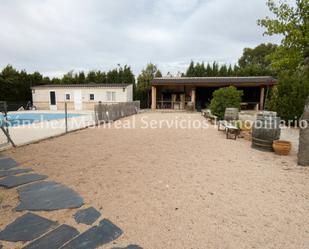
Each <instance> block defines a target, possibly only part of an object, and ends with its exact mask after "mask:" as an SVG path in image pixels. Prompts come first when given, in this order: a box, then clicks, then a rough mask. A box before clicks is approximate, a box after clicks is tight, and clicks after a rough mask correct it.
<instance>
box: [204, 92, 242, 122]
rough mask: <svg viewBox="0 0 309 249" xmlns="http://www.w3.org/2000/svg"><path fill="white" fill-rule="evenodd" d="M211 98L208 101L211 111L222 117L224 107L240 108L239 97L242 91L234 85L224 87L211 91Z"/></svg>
mask: <svg viewBox="0 0 309 249" xmlns="http://www.w3.org/2000/svg"><path fill="white" fill-rule="evenodd" d="M212 95H213V98H212V100H211V102H210V110H211V112H212V113H213V114H214V115H216V116H218V118H219V119H223V118H224V112H225V109H226V108H238V109H240V103H241V97H242V95H243V91H240V90H237V89H236V87H234V86H230V87H224V88H220V89H218V90H216V91H214V92H213V94H212Z"/></svg>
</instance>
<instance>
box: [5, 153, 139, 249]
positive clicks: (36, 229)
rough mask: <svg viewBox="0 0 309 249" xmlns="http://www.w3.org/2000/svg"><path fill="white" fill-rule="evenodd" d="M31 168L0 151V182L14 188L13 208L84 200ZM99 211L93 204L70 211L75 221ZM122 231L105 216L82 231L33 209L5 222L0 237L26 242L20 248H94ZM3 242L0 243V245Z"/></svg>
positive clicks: (88, 220)
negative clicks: (17, 202)
mask: <svg viewBox="0 0 309 249" xmlns="http://www.w3.org/2000/svg"><path fill="white" fill-rule="evenodd" d="M31 171H32V169H31V168H18V163H17V162H16V161H15V160H13V159H11V158H6V157H3V156H2V155H1V154H0V186H2V187H5V188H14V187H17V186H21V185H24V186H21V187H19V188H18V189H17V191H18V194H19V199H20V204H19V205H18V206H17V207H16V208H15V210H16V211H24V210H28V211H53V210H59V209H68V208H79V207H81V206H82V205H83V204H84V200H83V198H82V197H81V196H80V195H79V194H78V193H76V192H75V191H74V190H72V189H70V188H68V187H67V186H65V185H63V184H61V183H57V182H52V181H42V180H45V179H46V178H47V176H44V175H39V174H35V173H31V174H29V172H31ZM100 216H101V213H100V212H99V211H97V210H96V209H95V208H94V207H89V208H86V209H81V210H78V211H77V212H76V213H75V214H74V219H75V221H76V223H78V224H79V223H83V224H86V225H92V224H94V223H95V222H96V221H97V219H98V218H99V217H100ZM122 234H123V231H122V230H121V229H120V228H119V227H118V226H116V225H115V224H113V223H112V222H111V221H109V220H108V219H102V220H101V221H100V222H99V224H98V225H95V226H92V227H90V228H89V229H88V230H86V231H85V232H83V233H81V234H80V233H79V231H78V230H77V229H76V228H74V227H71V226H68V225H66V224H60V225H59V224H58V223H57V222H55V221H52V220H49V219H46V218H44V217H41V216H39V215H36V214H34V213H26V214H24V215H22V216H20V217H18V218H17V219H15V221H13V222H12V223H11V224H8V225H7V226H6V227H5V228H4V229H3V230H2V231H0V240H2V241H10V242H18V241H24V242H29V243H28V244H27V245H26V246H24V247H23V248H22V249H46V248H48V249H95V248H97V247H99V246H101V245H104V244H107V243H110V242H111V241H114V240H116V239H117V238H119V237H120V236H121V235H122ZM1 248H3V245H2V244H1V243H0V249H1ZM112 249H142V247H140V246H138V245H128V246H127V247H122V248H121V247H113V248H112Z"/></svg>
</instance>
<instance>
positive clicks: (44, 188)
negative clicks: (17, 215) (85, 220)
mask: <svg viewBox="0 0 309 249" xmlns="http://www.w3.org/2000/svg"><path fill="white" fill-rule="evenodd" d="M17 191H18V193H19V199H20V204H19V205H18V206H17V208H16V211H23V210H30V211H52V210H58V209H67V208H79V207H81V206H82V205H83V204H84V200H83V198H82V197H81V196H80V195H79V194H78V193H76V192H75V191H74V190H72V189H70V188H68V187H67V186H65V185H63V184H60V183H57V182H51V181H43V182H37V183H32V184H29V185H27V186H23V187H20V188H18V189H17Z"/></svg>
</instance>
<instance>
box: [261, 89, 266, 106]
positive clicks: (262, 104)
mask: <svg viewBox="0 0 309 249" xmlns="http://www.w3.org/2000/svg"><path fill="white" fill-rule="evenodd" d="M264 96H265V88H264V87H261V92H260V110H264V98H265V97H264Z"/></svg>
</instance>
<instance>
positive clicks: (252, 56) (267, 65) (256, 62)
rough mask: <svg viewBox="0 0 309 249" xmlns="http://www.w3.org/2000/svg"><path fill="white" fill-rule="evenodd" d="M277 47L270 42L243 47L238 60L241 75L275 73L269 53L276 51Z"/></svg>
mask: <svg viewBox="0 0 309 249" xmlns="http://www.w3.org/2000/svg"><path fill="white" fill-rule="evenodd" d="M277 47H278V46H277V45H275V44H272V43H268V44H264V43H262V44H260V45H258V46H256V47H255V48H245V49H244V51H243V54H242V56H241V57H240V58H239V60H238V66H239V70H240V74H241V75H243V76H259V75H272V76H274V75H275V74H276V73H275V71H274V70H272V67H271V60H270V55H271V54H273V53H274V52H275V51H276V49H277Z"/></svg>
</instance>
